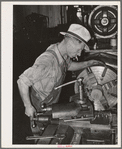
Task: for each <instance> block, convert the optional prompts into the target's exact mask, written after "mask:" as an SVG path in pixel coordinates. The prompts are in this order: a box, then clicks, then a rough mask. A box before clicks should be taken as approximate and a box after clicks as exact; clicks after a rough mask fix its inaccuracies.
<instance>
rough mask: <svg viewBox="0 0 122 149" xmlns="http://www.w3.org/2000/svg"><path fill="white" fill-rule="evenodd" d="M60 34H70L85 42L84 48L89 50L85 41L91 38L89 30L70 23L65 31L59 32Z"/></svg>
mask: <svg viewBox="0 0 122 149" xmlns="http://www.w3.org/2000/svg"><path fill="white" fill-rule="evenodd" d="M60 34H62V35H67V36H72V37H74V38H77V39H78V40H80V41H82V42H84V43H85V48H84V49H85V50H87V51H89V50H90V49H89V47H88V45H87V42H88V41H89V40H90V39H91V35H90V33H89V31H88V30H87V29H86V28H85V27H83V26H82V25H80V24H71V25H70V27H69V29H68V31H67V32H60Z"/></svg>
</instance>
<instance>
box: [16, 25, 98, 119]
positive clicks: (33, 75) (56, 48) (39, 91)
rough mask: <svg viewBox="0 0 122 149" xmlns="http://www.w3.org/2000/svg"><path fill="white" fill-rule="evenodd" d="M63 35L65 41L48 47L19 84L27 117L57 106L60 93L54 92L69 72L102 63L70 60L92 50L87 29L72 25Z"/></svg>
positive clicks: (58, 90) (20, 79)
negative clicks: (46, 107) (44, 106)
mask: <svg viewBox="0 0 122 149" xmlns="http://www.w3.org/2000/svg"><path fill="white" fill-rule="evenodd" d="M61 34H63V35H64V39H63V40H62V41H61V42H60V43H57V44H53V45H51V46H49V47H48V49H47V50H46V51H45V52H44V53H43V54H41V55H40V56H39V57H38V58H37V59H36V61H35V63H34V65H33V66H32V67H30V68H28V69H27V70H25V71H24V73H23V74H21V75H20V76H19V79H18V81H17V83H18V88H19V91H20V95H21V98H22V100H23V103H24V106H25V114H26V115H27V116H28V117H33V116H34V113H35V112H39V111H40V109H41V105H43V104H44V103H45V104H46V105H51V104H53V103H56V102H58V99H59V95H60V91H61V89H57V90H54V88H55V87H57V86H59V85H61V84H62V83H63V80H64V78H65V75H66V72H67V70H68V71H76V70H79V69H82V68H85V67H88V66H91V65H93V64H98V63H99V62H98V61H96V60H90V61H85V62H73V61H72V60H71V58H74V57H75V58H77V56H80V55H81V52H82V50H83V49H86V50H88V49H89V48H88V46H87V44H86V43H87V42H88V41H89V40H90V39H91V36H90V33H89V31H88V30H87V29H86V28H85V27H83V26H81V25H79V24H71V25H70V27H69V29H68V31H67V32H61ZM30 88H31V91H30V90H29V89H30Z"/></svg>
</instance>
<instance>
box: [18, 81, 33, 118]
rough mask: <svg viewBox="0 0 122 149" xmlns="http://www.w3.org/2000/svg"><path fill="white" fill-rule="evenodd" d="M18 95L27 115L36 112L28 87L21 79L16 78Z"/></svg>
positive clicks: (31, 115) (30, 115)
mask: <svg viewBox="0 0 122 149" xmlns="http://www.w3.org/2000/svg"><path fill="white" fill-rule="evenodd" d="M17 84H18V88H19V92H20V96H21V98H22V101H23V103H24V106H25V114H26V115H27V116H29V117H33V116H34V113H35V112H36V110H35V108H34V107H33V106H32V104H31V101H30V97H29V87H28V86H27V85H26V84H25V83H24V82H23V81H22V80H21V79H18V80H17Z"/></svg>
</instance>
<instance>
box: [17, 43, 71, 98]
mask: <svg viewBox="0 0 122 149" xmlns="http://www.w3.org/2000/svg"><path fill="white" fill-rule="evenodd" d="M48 51H54V53H55V54H56V56H54V54H52V53H50V52H48ZM70 64H71V60H70V58H69V57H67V59H66V60H64V58H63V57H62V55H61V54H60V52H59V50H58V43H57V44H53V45H51V46H49V48H48V49H47V50H46V51H45V52H44V53H43V54H41V55H40V56H39V57H38V58H37V59H36V61H35V63H34V65H33V66H32V67H30V68H28V69H27V70H25V71H24V72H23V74H21V75H20V76H19V78H20V79H21V80H22V81H23V82H24V83H25V84H26V85H27V86H28V87H31V86H32V88H33V89H34V91H35V92H36V97H37V98H39V99H41V100H42V101H44V100H45V98H46V97H47V96H49V94H50V92H51V91H52V90H53V88H54V87H56V86H55V84H58V81H59V80H60V79H61V77H62V75H63V72H62V69H61V67H64V70H63V71H65V72H66V71H67V69H68V68H69V67H70ZM66 65H67V66H66ZM60 84H62V82H60ZM58 85H59V84H58Z"/></svg>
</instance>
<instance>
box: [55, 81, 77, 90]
mask: <svg viewBox="0 0 122 149" xmlns="http://www.w3.org/2000/svg"><path fill="white" fill-rule="evenodd" d="M76 81H77V80H74V81H70V82H68V83H65V84H62V85H60V86H58V87H55V90H57V89H58V88H61V87H63V86H66V85H69V84H72V83H75V82H76Z"/></svg>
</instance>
